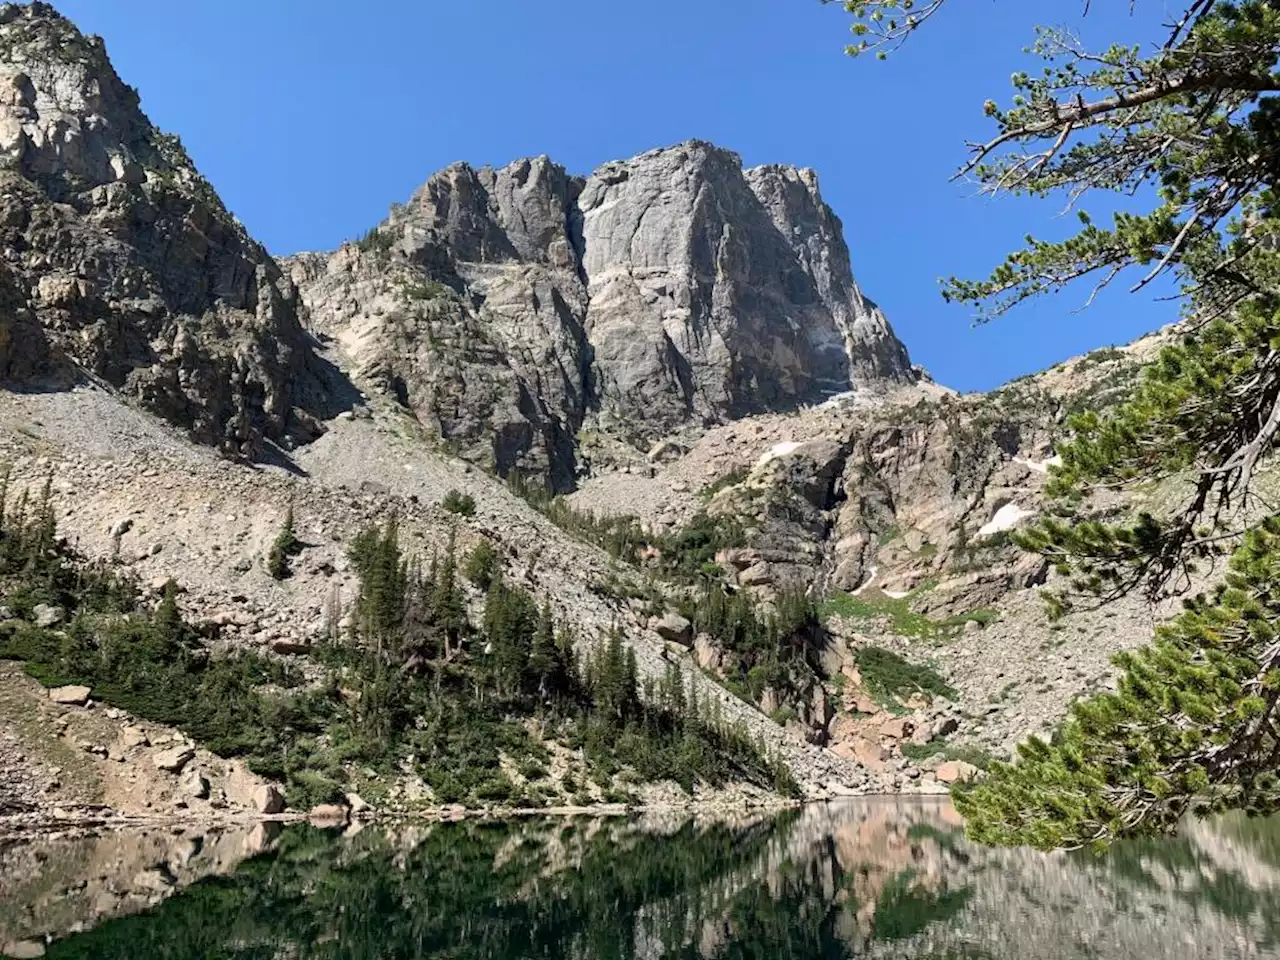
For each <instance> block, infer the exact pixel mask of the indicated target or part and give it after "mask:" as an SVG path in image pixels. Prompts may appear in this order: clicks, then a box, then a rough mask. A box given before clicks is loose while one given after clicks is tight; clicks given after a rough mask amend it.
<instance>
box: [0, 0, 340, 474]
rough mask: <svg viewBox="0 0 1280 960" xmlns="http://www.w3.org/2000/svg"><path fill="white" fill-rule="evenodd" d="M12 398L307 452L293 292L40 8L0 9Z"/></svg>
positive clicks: (131, 102) (305, 358)
mask: <svg viewBox="0 0 1280 960" xmlns="http://www.w3.org/2000/svg"><path fill="white" fill-rule="evenodd" d="M0 251H3V252H2V253H0V382H8V383H11V384H19V385H41V386H47V385H55V386H65V385H67V384H69V383H71V382H73V381H74V380H76V379H77V378H79V377H82V376H84V375H85V374H88V375H91V376H93V377H96V378H100V379H101V380H104V381H107V382H108V383H110V384H112V385H113V386H114V387H116V388H118V389H120V390H121V391H123V392H125V393H127V394H129V395H132V396H133V397H135V398H137V399H139V400H140V401H142V403H143V404H144V405H145V406H147V407H148V408H150V409H151V410H152V411H154V412H155V413H158V414H160V415H161V416H163V417H165V418H166V419H168V420H170V421H172V422H174V423H176V424H178V425H180V426H182V427H185V428H187V429H188V430H189V431H190V433H191V435H192V436H193V437H194V438H195V439H197V440H198V441H200V442H203V443H208V444H213V445H216V446H219V447H221V448H223V449H224V450H226V451H228V452H234V453H236V454H240V455H252V454H254V453H256V452H258V450H259V445H260V443H261V441H262V440H263V438H270V439H273V440H277V441H284V440H285V438H286V437H290V438H291V439H305V438H306V437H308V436H310V435H311V434H313V433H314V432H315V430H316V428H317V425H316V423H315V421H314V419H313V418H312V417H311V416H310V414H308V413H305V412H303V410H302V409H300V408H304V407H312V408H314V407H316V406H317V405H319V404H321V400H320V398H319V384H320V380H319V370H320V367H319V366H318V363H317V361H316V359H315V357H314V356H313V355H312V353H311V352H310V348H309V347H308V345H307V341H306V338H305V333H304V332H303V330H302V327H301V326H300V324H299V322H298V315H297V311H296V300H297V298H296V291H295V290H294V288H293V285H292V284H291V283H290V282H289V281H288V280H287V279H286V278H285V277H284V276H283V275H282V274H281V272H280V269H279V268H278V267H277V266H276V264H275V263H274V262H273V261H272V260H271V258H270V257H269V256H268V255H267V253H266V251H265V250H263V248H262V247H261V246H260V245H259V244H258V243H256V242H255V241H254V240H252V239H251V238H250V237H249V235H248V234H247V233H246V232H245V230H244V227H243V226H241V224H240V223H239V222H238V221H237V220H236V219H235V218H234V217H232V216H231V214H230V213H228V212H227V210H226V208H225V207H224V206H223V205H222V203H221V201H220V200H219V199H218V197H217V195H216V194H215V193H214V191H213V189H212V188H211V187H210V186H209V184H208V183H207V182H206V181H205V180H204V179H203V178H202V177H201V176H200V174H199V173H197V172H196V170H195V167H194V166H193V165H192V163H191V160H190V158H189V157H188V156H187V154H186V152H185V151H184V150H183V148H182V145H181V143H180V142H179V141H178V139H177V138H176V137H172V136H168V135H166V134H163V133H161V132H160V131H159V130H157V129H156V128H155V127H153V126H152V125H151V123H150V122H149V121H148V120H147V119H146V117H144V116H143V114H142V113H141V111H140V109H139V106H138V94H137V92H136V91H134V90H133V89H132V88H131V87H129V86H127V85H125V84H124V83H123V82H122V81H121V80H120V78H119V77H118V76H117V75H116V73H115V71H114V70H113V69H112V67H111V64H110V62H109V61H108V60H107V56H106V52H105V49H104V47H103V43H102V41H101V40H100V39H99V38H97V37H85V36H83V35H82V34H80V33H79V32H78V31H77V30H76V29H75V27H74V26H73V25H72V24H71V23H70V22H69V21H67V20H65V19H63V18H62V17H61V16H59V15H58V14H57V13H56V12H55V11H54V10H53V9H52V8H51V7H50V6H48V5H47V4H44V3H32V4H30V5H26V6H19V5H16V4H4V5H3V6H0Z"/></svg>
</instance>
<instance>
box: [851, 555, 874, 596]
mask: <svg viewBox="0 0 1280 960" xmlns="http://www.w3.org/2000/svg"><path fill="white" fill-rule="evenodd" d="M875 578H876V565H875V564H874V563H873V564H872V565H871V576H869V577H867V579H866V580H864V581H863V582H862V584H861V585H860V586H859V587H858V589H857V590H854V591H853V595H854V596H855V597H856V596H857V595H858V594H860V593H861V592H862V591H863V590H865V589H867V587H869V586H871V583H872V581H874V580H875Z"/></svg>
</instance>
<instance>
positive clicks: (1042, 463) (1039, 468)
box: [1013, 455, 1062, 473]
mask: <svg viewBox="0 0 1280 960" xmlns="http://www.w3.org/2000/svg"><path fill="white" fill-rule="evenodd" d="M1013 462H1014V463H1020V464H1022V465H1023V466H1024V467H1026V468H1028V469H1029V470H1034V471H1035V472H1036V473H1048V472H1049V468H1050V467H1059V466H1061V465H1062V458H1061V457H1059V456H1056V455H1055V456H1052V457H1050V458H1049V459H1048V460H1023V459H1022V458H1021V457H1014V458H1013Z"/></svg>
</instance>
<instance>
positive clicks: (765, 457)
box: [756, 440, 800, 467]
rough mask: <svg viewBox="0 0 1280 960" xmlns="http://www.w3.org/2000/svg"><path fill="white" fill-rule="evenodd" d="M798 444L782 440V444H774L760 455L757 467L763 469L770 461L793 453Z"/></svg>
mask: <svg viewBox="0 0 1280 960" xmlns="http://www.w3.org/2000/svg"><path fill="white" fill-rule="evenodd" d="M799 446H800V444H798V443H796V442H795V441H794V440H783V441H782V443H775V444H774V445H773V446H772V447H770V448H769V449H768V450H766V451H765V452H764V453H762V454H761V455H760V459H759V460H757V461H756V466H757V467H763V466H764V465H765V464H766V463H768V462H769V461H770V460H777V459H778V458H779V457H785V456H786V455H787V454H789V453H794V452H795V451H796V449H797V448H799Z"/></svg>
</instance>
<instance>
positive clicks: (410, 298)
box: [400, 280, 453, 303]
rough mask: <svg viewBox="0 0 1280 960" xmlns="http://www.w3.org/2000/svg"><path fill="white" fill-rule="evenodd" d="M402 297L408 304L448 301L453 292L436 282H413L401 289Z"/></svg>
mask: <svg viewBox="0 0 1280 960" xmlns="http://www.w3.org/2000/svg"><path fill="white" fill-rule="evenodd" d="M400 295H401V296H402V297H403V298H404V299H405V301H406V302H407V303H418V302H422V301H426V300H443V299H446V298H448V297H451V296H453V290H452V289H451V288H450V287H447V286H445V285H444V284H443V283H440V282H438V281H436V280H413V281H408V282H406V283H404V284H403V285H402V286H401V287H400Z"/></svg>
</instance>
